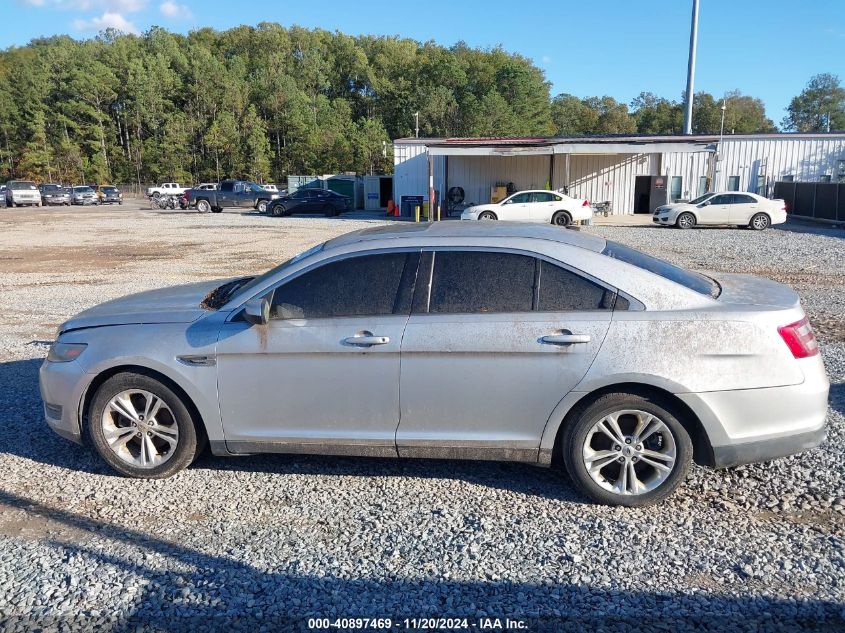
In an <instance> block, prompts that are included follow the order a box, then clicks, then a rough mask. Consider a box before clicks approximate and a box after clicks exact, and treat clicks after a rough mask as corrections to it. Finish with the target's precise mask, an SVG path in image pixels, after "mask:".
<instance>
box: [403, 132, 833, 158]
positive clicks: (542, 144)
mask: <svg viewBox="0 0 845 633" xmlns="http://www.w3.org/2000/svg"><path fill="white" fill-rule="evenodd" d="M831 136H832V135H831V134H825V133H815V134H812V133H811V134H734V135H730V136H728V137H725V140H743V139H793V138H794V139H799V138H800V139H808V138H813V139H814V138H819V139H822V138H830V137H831ZM833 136H836V135H833ZM839 136H841V135H839ZM718 141H719V136H718V135H713V134H690V135H663V136H654V135H644V134H633V135H631V134H607V135H600V136H550V137H535V136H528V137H492V138H460V137H459V138H400V139H397V140H395V141H394V143H395V144H396V145H425V146H426V147H427V148H428V151H429V153H430V154H431V155H433V156H462V155H463V156H520V155H536V154H639V153H661V152H714V151H716V144H717V143H718Z"/></svg>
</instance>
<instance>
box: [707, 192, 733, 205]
mask: <svg viewBox="0 0 845 633" xmlns="http://www.w3.org/2000/svg"><path fill="white" fill-rule="evenodd" d="M731 202H732V196H730V195H728V194H722V195H721V196H713V197H712V198H710V204H731Z"/></svg>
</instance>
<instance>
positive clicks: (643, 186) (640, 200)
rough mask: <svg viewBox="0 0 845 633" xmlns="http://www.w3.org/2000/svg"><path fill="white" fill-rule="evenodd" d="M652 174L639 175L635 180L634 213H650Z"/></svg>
mask: <svg viewBox="0 0 845 633" xmlns="http://www.w3.org/2000/svg"><path fill="white" fill-rule="evenodd" d="M650 202H651V176H637V177H636V180H635V181H634V213H650V212H651V211H650V209H649V204H650Z"/></svg>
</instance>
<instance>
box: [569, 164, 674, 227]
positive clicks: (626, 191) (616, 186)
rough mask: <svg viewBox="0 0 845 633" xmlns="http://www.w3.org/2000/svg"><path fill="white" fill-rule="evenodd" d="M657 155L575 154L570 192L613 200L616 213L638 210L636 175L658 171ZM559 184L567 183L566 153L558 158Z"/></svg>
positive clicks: (603, 199) (600, 199)
mask: <svg viewBox="0 0 845 633" xmlns="http://www.w3.org/2000/svg"><path fill="white" fill-rule="evenodd" d="M656 170H657V155H656V154H573V155H572V156H571V158H570V166H569V195H571V196H572V197H574V198H586V199H587V200H589V201H590V202H605V201H610V202H611V203H612V204H613V213H614V214H622V213H633V212H634V182H635V180H636V176H649V175H656V174H657V171H656ZM555 183H556V184H557V183H559V184H557V186H558V187H560V186H562V185H563V184H564V183H566V155H565V154H558V155H557V157H556V158H555Z"/></svg>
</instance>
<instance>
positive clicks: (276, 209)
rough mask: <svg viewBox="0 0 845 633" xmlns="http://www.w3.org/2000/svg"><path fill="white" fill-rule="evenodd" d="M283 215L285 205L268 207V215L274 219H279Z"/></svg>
mask: <svg viewBox="0 0 845 633" xmlns="http://www.w3.org/2000/svg"><path fill="white" fill-rule="evenodd" d="M284 214H285V205H283V204H274V205H272V206H271V207H270V215H272V216H273V217H274V218H280V217H282V216H283V215H284Z"/></svg>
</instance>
